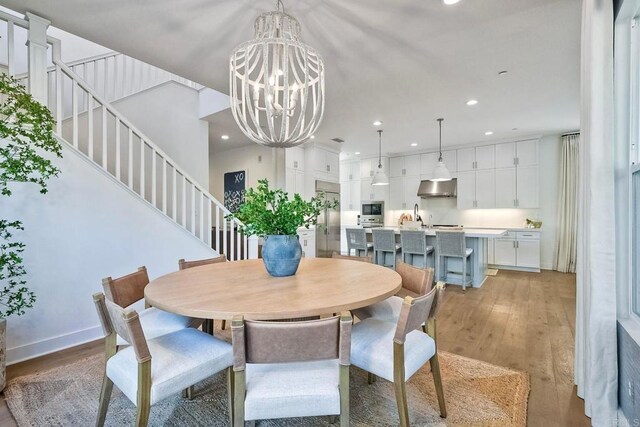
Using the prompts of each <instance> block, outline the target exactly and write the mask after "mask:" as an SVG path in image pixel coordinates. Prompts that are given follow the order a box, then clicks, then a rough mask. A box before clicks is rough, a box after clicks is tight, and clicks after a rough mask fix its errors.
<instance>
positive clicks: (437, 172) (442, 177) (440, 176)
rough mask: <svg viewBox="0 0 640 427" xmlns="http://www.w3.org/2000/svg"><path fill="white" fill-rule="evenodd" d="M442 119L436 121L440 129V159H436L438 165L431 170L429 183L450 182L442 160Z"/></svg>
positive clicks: (447, 170)
mask: <svg viewBox="0 0 640 427" xmlns="http://www.w3.org/2000/svg"><path fill="white" fill-rule="evenodd" d="M443 121H444V119H438V126H439V127H440V157H439V158H438V165H437V166H436V168H435V169H434V170H433V178H432V179H431V181H451V172H449V169H447V166H446V165H445V164H444V161H443V160H442V122H443Z"/></svg>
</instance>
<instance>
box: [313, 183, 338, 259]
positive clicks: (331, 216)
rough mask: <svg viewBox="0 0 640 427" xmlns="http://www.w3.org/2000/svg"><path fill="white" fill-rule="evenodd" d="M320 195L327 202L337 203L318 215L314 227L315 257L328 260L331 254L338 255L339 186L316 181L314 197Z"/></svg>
mask: <svg viewBox="0 0 640 427" xmlns="http://www.w3.org/2000/svg"><path fill="white" fill-rule="evenodd" d="M322 193H324V194H325V197H326V200H327V201H329V202H331V203H334V202H336V201H337V202H338V203H337V204H336V207H335V208H332V209H328V208H327V209H325V210H324V212H322V213H320V216H318V224H317V225H316V256H317V257H319V258H330V257H331V255H332V254H333V252H338V253H340V184H336V183H333V182H326V181H316V196H318V195H320V194H322Z"/></svg>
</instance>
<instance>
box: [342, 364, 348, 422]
mask: <svg viewBox="0 0 640 427" xmlns="http://www.w3.org/2000/svg"><path fill="white" fill-rule="evenodd" d="M349 418H350V414H349V366H348V365H340V427H349Z"/></svg>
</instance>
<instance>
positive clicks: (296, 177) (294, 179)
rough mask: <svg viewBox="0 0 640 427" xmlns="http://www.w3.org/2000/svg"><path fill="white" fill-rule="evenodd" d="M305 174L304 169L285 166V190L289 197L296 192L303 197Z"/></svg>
mask: <svg viewBox="0 0 640 427" xmlns="http://www.w3.org/2000/svg"><path fill="white" fill-rule="evenodd" d="M304 181H305V176H304V171H301V170H297V169H293V168H287V169H286V171H285V191H286V192H287V193H289V197H290V198H293V195H294V194H296V193H298V194H300V196H302V198H303V199H304V198H305V191H304V185H305V182H304Z"/></svg>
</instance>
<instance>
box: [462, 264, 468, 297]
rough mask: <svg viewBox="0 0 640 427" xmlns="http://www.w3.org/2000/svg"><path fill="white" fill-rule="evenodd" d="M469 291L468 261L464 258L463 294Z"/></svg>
mask: <svg viewBox="0 0 640 427" xmlns="http://www.w3.org/2000/svg"><path fill="white" fill-rule="evenodd" d="M466 291H467V259H466V258H462V292H466Z"/></svg>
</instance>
